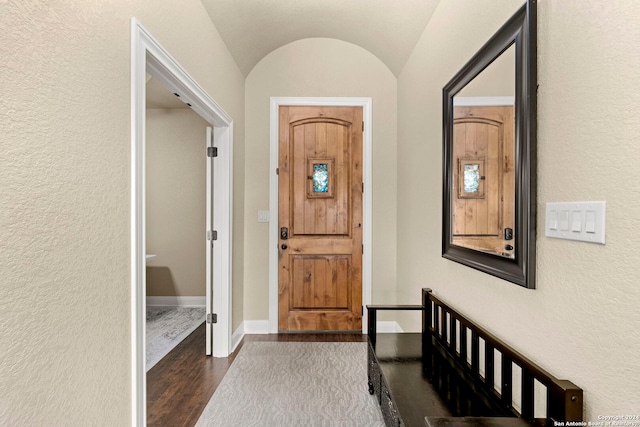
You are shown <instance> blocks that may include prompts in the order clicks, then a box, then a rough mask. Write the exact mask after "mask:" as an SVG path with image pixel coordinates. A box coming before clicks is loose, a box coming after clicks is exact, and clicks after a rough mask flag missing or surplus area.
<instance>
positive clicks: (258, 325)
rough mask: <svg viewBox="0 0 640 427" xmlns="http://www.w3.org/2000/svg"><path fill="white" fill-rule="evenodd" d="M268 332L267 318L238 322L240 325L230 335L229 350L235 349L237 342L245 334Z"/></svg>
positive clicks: (238, 342)
mask: <svg viewBox="0 0 640 427" xmlns="http://www.w3.org/2000/svg"><path fill="white" fill-rule="evenodd" d="M268 333H269V321H268V320H245V321H244V322H242V323H240V326H238V328H237V329H236V330H235V331H234V332H233V335H232V336H231V352H232V353H233V352H234V351H236V348H237V347H238V344H240V341H242V338H244V336H245V335H246V334H257V335H258V334H259V335H263V334H268Z"/></svg>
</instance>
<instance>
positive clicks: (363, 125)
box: [362, 121, 364, 132]
mask: <svg viewBox="0 0 640 427" xmlns="http://www.w3.org/2000/svg"><path fill="white" fill-rule="evenodd" d="M362 132H364V121H363V122H362Z"/></svg>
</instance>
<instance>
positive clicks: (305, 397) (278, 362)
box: [196, 342, 384, 427]
mask: <svg viewBox="0 0 640 427" xmlns="http://www.w3.org/2000/svg"><path fill="white" fill-rule="evenodd" d="M196 426H197V427H203V426H209V427H232V426H233V427H237V426H243V427H244V426H269V427H272V426H327V427H328V426H354V427H356V426H363V427H378V426H380V427H382V426H384V421H383V420H382V415H381V412H380V406H379V405H378V402H377V400H376V398H375V397H374V396H371V395H369V392H368V391H367V344H366V343H361V342H358V343H353V342H350V343H337V342H333V343H324V342H323V343H319V342H303V343H300V342H248V343H246V344H244V345H243V347H242V349H241V350H240V352H239V353H238V356H237V357H236V359H235V361H234V362H233V364H232V365H231V367H230V368H229V371H228V372H227V374H226V375H225V377H224V378H223V380H222V382H221V383H220V386H219V387H218V389H217V390H216V392H215V393H214V395H213V397H212V398H211V400H210V401H209V403H208V404H207V407H206V408H205V409H204V412H203V413H202V415H201V416H200V419H199V420H198V423H197V424H196Z"/></svg>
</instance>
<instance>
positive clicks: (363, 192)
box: [362, 182, 364, 193]
mask: <svg viewBox="0 0 640 427" xmlns="http://www.w3.org/2000/svg"><path fill="white" fill-rule="evenodd" d="M362 192H363V193H364V182H363V183H362Z"/></svg>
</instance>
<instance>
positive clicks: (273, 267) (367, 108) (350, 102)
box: [268, 97, 373, 333]
mask: <svg viewBox="0 0 640 427" xmlns="http://www.w3.org/2000/svg"><path fill="white" fill-rule="evenodd" d="M281 105H294V106H344V107H362V117H363V119H364V132H363V135H362V143H363V146H362V148H363V150H362V162H363V167H362V173H363V176H362V178H363V180H364V194H363V197H362V206H363V213H362V214H363V217H362V243H363V245H364V254H363V255H362V304H363V306H366V305H367V304H371V268H372V257H371V255H372V251H371V249H372V217H373V214H372V209H373V208H372V200H371V194H372V188H373V187H372V177H373V172H372V158H373V154H372V153H373V151H372V150H373V145H372V141H373V139H372V120H373V114H372V99H371V98H343V97H336V98H305V97H302V98H299V97H271V105H270V136H269V148H270V150H269V166H270V170H269V215H270V219H271V220H270V221H269V329H268V331H269V333H277V332H278V249H277V246H278V238H279V233H278V175H277V174H276V168H277V167H278V124H279V121H278V110H279V108H280V106H281ZM366 331H367V317H366V316H364V317H363V319H362V332H363V333H366Z"/></svg>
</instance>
